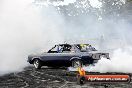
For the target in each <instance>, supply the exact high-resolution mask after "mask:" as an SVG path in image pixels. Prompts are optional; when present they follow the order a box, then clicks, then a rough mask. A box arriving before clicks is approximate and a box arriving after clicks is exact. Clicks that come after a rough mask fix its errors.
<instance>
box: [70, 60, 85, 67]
mask: <svg viewBox="0 0 132 88" xmlns="http://www.w3.org/2000/svg"><path fill="white" fill-rule="evenodd" d="M82 65H83V63H82V61H81V60H78V59H76V60H73V61H72V67H74V68H78V67H82Z"/></svg>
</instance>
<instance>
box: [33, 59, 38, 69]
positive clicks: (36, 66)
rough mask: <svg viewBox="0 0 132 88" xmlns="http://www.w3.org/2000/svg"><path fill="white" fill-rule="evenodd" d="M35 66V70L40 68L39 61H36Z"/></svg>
mask: <svg viewBox="0 0 132 88" xmlns="http://www.w3.org/2000/svg"><path fill="white" fill-rule="evenodd" d="M34 66H35V68H38V66H39V61H38V60H35V61H34Z"/></svg>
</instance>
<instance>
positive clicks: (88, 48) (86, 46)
mask: <svg viewBox="0 0 132 88" xmlns="http://www.w3.org/2000/svg"><path fill="white" fill-rule="evenodd" d="M76 47H77V48H78V49H79V50H80V51H81V52H88V51H97V50H96V49H95V48H94V47H92V46H91V45H89V44H77V45H76Z"/></svg>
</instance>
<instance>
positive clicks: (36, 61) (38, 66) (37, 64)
mask: <svg viewBox="0 0 132 88" xmlns="http://www.w3.org/2000/svg"><path fill="white" fill-rule="evenodd" d="M33 65H34V67H35V68H36V69H40V68H41V61H40V60H39V59H34V61H33Z"/></svg>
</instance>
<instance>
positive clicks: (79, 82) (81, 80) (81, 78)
mask: <svg viewBox="0 0 132 88" xmlns="http://www.w3.org/2000/svg"><path fill="white" fill-rule="evenodd" d="M85 82H86V80H85V77H83V76H80V77H78V79H77V84H79V85H83V84H85Z"/></svg>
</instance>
